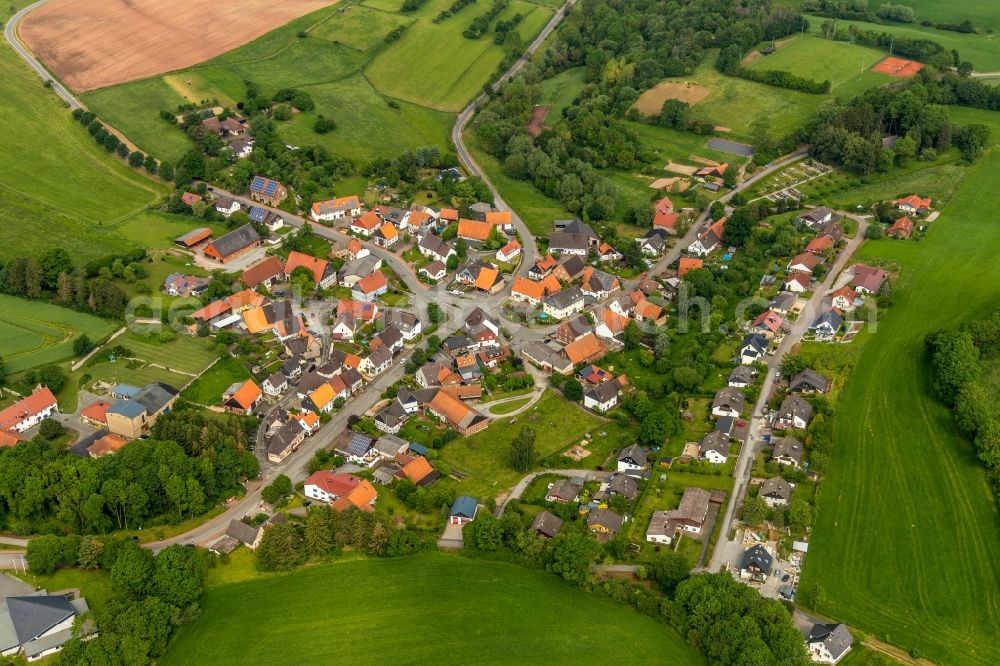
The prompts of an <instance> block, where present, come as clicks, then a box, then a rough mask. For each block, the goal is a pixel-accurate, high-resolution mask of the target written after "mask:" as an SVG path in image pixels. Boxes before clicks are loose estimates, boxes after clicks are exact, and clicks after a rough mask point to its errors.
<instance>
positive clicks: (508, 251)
mask: <svg viewBox="0 0 1000 666" xmlns="http://www.w3.org/2000/svg"><path fill="white" fill-rule="evenodd" d="M520 254H521V244H520V243H518V242H517V239H516V238H515V239H514V240H512V241H511V242H509V243H507V244H506V245H504V246H503V247H502V248H500V249H499V250H497V255H496V256H497V261H502V262H504V263H508V264H509V263H510V262H512V261H514V260H515V259H517V257H518V256H519V255H520Z"/></svg>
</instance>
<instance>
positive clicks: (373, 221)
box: [350, 211, 382, 238]
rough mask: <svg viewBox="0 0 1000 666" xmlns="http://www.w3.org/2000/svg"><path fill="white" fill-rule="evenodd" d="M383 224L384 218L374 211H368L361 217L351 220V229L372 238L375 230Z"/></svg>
mask: <svg viewBox="0 0 1000 666" xmlns="http://www.w3.org/2000/svg"><path fill="white" fill-rule="evenodd" d="M381 226H382V219H381V218H380V217H379V216H378V215H376V214H375V213H373V212H372V211H368V212H367V213H365V214H364V215H362V216H361V217H356V218H354V219H353V220H351V227H350V229H351V231H353V232H354V233H356V234H358V235H361V236H364V237H365V238H371V235H372V234H373V233H375V230H376V229H378V228H379V227H381Z"/></svg>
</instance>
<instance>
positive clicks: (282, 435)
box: [267, 419, 302, 455]
mask: <svg viewBox="0 0 1000 666" xmlns="http://www.w3.org/2000/svg"><path fill="white" fill-rule="evenodd" d="M301 433H302V426H301V425H299V422H298V421H296V420H294V419H293V420H289V421H288V422H286V423H285V425H283V426H281V427H280V428H278V432H276V433H274V435H273V436H272V437H271V441H270V442H268V444H267V452H268V453H269V454H270V453H273V454H274V455H280V454H282V453H284V452H285V451H287V450H288V449H289V447H291V446H292V444H293V442H294V441H295V440H296V439H297V438H298V436H299V435H300V434H301Z"/></svg>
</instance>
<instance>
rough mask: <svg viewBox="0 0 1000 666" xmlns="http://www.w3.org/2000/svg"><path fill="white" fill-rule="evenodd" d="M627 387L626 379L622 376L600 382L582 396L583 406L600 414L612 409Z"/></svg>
mask: <svg viewBox="0 0 1000 666" xmlns="http://www.w3.org/2000/svg"><path fill="white" fill-rule="evenodd" d="M627 387H628V378H627V377H625V376H624V375H619V376H618V377H616V378H614V379H612V380H611V381H607V382H602V383H600V384H598V385H597V386H594V387H592V388H590V389H588V390H587V391H586V392H585V393H584V394H583V406H584V407H586V408H587V409H592V410H594V411H597V412H601V413H603V412H606V411H608V410H610V409H614V408H615V407H616V406H617V405H618V396H619V395H621V393H622V391H623V390H625V388H627Z"/></svg>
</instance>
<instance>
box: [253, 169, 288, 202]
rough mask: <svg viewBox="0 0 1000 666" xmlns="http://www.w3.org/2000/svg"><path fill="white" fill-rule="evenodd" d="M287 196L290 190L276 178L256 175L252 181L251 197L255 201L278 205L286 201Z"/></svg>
mask: <svg viewBox="0 0 1000 666" xmlns="http://www.w3.org/2000/svg"><path fill="white" fill-rule="evenodd" d="M286 196H288V190H286V189H285V186H284V185H282V184H281V183H279V182H278V181H276V180H271V179H270V178H264V177H263V176H254V177H253V180H251V181H250V198H251V199H253V200H254V201H259V202H261V203H264V204H267V205H269V206H277V205H278V204H280V203H281V202H282V201H284V199H285V197H286Z"/></svg>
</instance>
